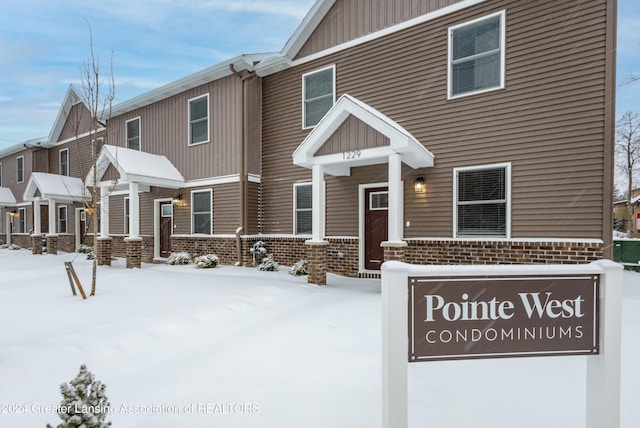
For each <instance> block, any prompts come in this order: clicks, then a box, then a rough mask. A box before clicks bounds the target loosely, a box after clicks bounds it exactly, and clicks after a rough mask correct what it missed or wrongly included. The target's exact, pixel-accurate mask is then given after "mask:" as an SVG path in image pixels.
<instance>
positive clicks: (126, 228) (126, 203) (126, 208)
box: [122, 197, 131, 235]
mask: <svg viewBox="0 0 640 428" xmlns="http://www.w3.org/2000/svg"><path fill="white" fill-rule="evenodd" d="M129 199H130V198H129V197H125V198H124V206H123V208H122V214H123V217H124V234H125V235H128V234H129V232H130V230H129V217H131V207H130V205H129Z"/></svg>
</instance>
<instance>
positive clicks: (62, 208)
mask: <svg viewBox="0 0 640 428" xmlns="http://www.w3.org/2000/svg"><path fill="white" fill-rule="evenodd" d="M63 211H64V230H62V212H63ZM68 214H69V211H68V210H67V206H66V205H59V206H58V233H63V234H66V233H68V231H69V216H68Z"/></svg>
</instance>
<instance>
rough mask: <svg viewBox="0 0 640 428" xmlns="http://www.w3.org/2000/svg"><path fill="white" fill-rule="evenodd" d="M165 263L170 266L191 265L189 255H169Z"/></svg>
mask: <svg viewBox="0 0 640 428" xmlns="http://www.w3.org/2000/svg"><path fill="white" fill-rule="evenodd" d="M167 263H168V264H170V265H188V264H189V263H191V256H190V255H189V253H184V252H183V253H171V255H170V256H169V259H168V260H167Z"/></svg>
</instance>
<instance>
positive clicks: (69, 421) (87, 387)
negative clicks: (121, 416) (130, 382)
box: [47, 364, 111, 428]
mask: <svg viewBox="0 0 640 428" xmlns="http://www.w3.org/2000/svg"><path fill="white" fill-rule="evenodd" d="M106 389H107V386H106V385H104V384H103V383H102V382H100V381H99V380H96V378H95V376H94V375H93V373H91V372H90V371H89V370H87V366H85V365H84V364H83V365H81V366H80V373H78V375H77V376H76V377H75V378H74V379H73V380H71V382H69V383H68V384H67V383H63V384H62V385H60V392H61V394H62V402H61V403H60V408H59V411H58V416H60V419H62V423H61V424H59V425H58V426H57V427H56V428H80V427H82V428H107V427H110V426H111V422H105V421H104V419H105V417H106V416H107V414H108V413H109V409H110V407H111V404H109V400H108V399H107V396H106V395H105V390H106ZM47 428H53V426H51V425H49V424H47Z"/></svg>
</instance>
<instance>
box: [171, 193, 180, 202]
mask: <svg viewBox="0 0 640 428" xmlns="http://www.w3.org/2000/svg"><path fill="white" fill-rule="evenodd" d="M171 202H172V203H173V205H179V204H180V203H181V202H182V193H178V194H177V195H175V196H174V197H173V199H172V200H171Z"/></svg>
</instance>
